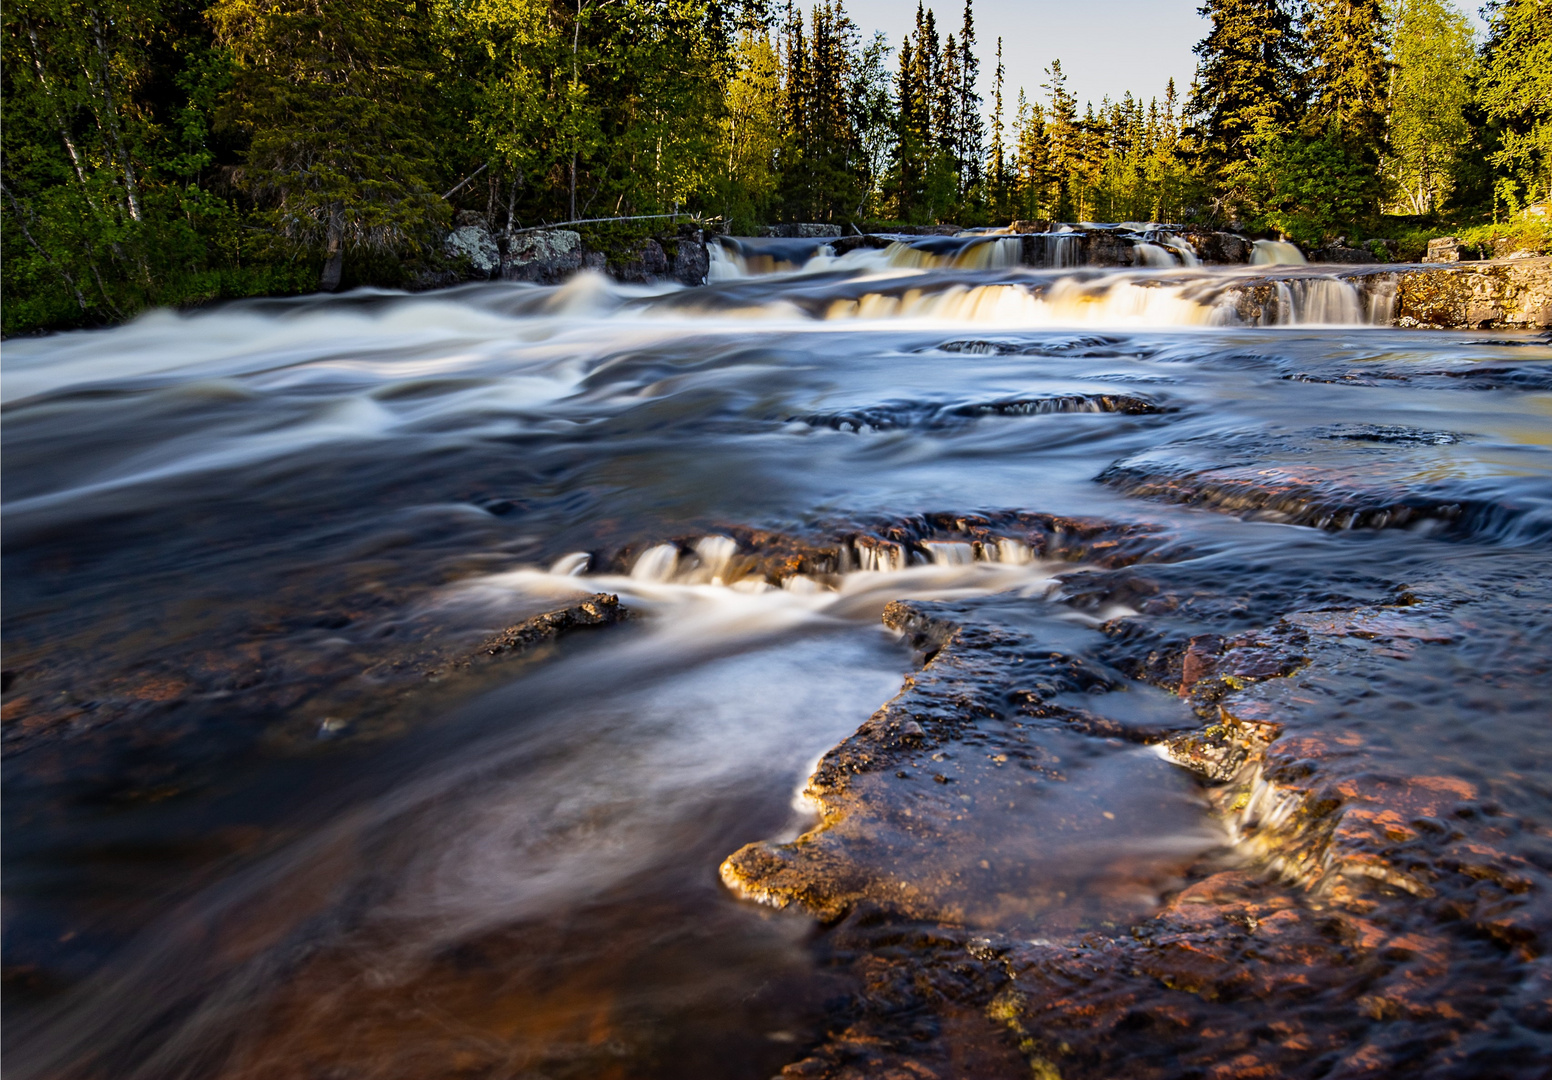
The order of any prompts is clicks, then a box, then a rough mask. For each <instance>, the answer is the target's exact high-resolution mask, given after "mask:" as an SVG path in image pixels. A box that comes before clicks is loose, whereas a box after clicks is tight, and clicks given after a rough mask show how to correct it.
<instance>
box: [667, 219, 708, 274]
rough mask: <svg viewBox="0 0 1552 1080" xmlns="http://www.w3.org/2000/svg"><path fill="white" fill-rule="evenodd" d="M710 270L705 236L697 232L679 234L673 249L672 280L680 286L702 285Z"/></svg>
mask: <svg viewBox="0 0 1552 1080" xmlns="http://www.w3.org/2000/svg"><path fill="white" fill-rule="evenodd" d="M710 269H711V256H710V254H709V253H708V252H707V251H706V238H705V235H704V234H702V233H701V232H699V231H696V232H693V233H690V234H681V235H680V236H679V239H678V242H677V243H676V245H675V248H674V270H673V278H674V280H675V281H677V282H679V284H681V285H704V284H706V274H707V273H708V272H709V271H710Z"/></svg>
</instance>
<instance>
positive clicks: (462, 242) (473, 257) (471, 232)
mask: <svg viewBox="0 0 1552 1080" xmlns="http://www.w3.org/2000/svg"><path fill="white" fill-rule="evenodd" d="M444 247H445V250H446V251H447V254H448V255H449V256H451V257H452V258H455V259H459V258H461V259H466V260H467V261H468V263H469V268H470V269H471V270H472V271H473V272H474V273H475V274H476V275H477V276H479V277H487V278H488V277H490V276H491V275H493V274H494V273H496V271H497V270H499V269H501V249H500V248H499V247H497V246H496V238H495V237H494V236H492V235H491V234H490V229H488V228H486V226H485V223H484V222H483V221H479V222H473V223H469V224H462V223H461V224H460V225H459V226H458V228H456V229H454V230H453V231H452V232H450V233H448V234H447V240H446V243H445V245H444Z"/></svg>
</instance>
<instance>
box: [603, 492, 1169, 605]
mask: <svg viewBox="0 0 1552 1080" xmlns="http://www.w3.org/2000/svg"><path fill="white" fill-rule="evenodd" d="M714 532H715V534H716V535H718V536H721V537H725V538H726V539H727V540H729V541H731V542H732V550H731V551H724V552H720V553H719V556H718V560H717V561H716V564H715V565H714V566H713V565H709V564H708V558H709V555H708V553H707V552H706V550H705V549H704V548H703V547H702V546H701V545H702V542H703V541H704V539H705V537H703V536H689V537H680V538H677V539H675V540H673V541H671V542H670V543H671V546H672V547H673V548H675V549H676V552H675V567H676V573H677V575H678V576H679V577H680V578H681V579H682V580H683V579H690V580H707V581H709V580H712V579H713V578H715V579H718V580H721V581H722V582H724V583H728V584H731V583H734V582H746V583H749V584H751V585H752V584H754V583H756V582H758V583H760V584H761V585H762V586H769V587H771V588H781V587H784V586H786V585H789V584H791V583H792V581H793V579H795V578H806V579H809V580H810V581H811V582H812V583H813V584H815V585H817V586H820V587H825V586H828V585H829V584H833V583H834V580H835V578H836V577H837V576H838V575H840V574H845V573H850V572H853V571H856V570H900V569H904V568H906V567H908V566H920V565H926V564H930V563H932V562H934V561H935V560H936V559H937V558H938V552H940V551H941V550H942V549H943V548H944V547H949V548H952V549H955V550H957V551H960V552H962V553H963V554H964V555H965V556H966V557H968V558H969V559H970V560H972V561H976V562H1023V561H1028V560H1031V559H1037V558H1043V559H1061V560H1067V561H1078V560H1082V561H1085V562H1088V563H1091V564H1093V565H1098V566H1125V565H1128V564H1130V563H1132V562H1136V561H1138V560H1141V559H1146V558H1150V557H1152V556H1153V555H1154V554H1155V553H1156V552H1157V551H1158V550H1159V548H1160V547H1161V546H1162V545H1163V543H1164V542H1165V538H1164V536H1163V535H1162V532H1161V530H1159V529H1158V528H1157V527H1156V526H1152V525H1146V524H1116V523H1113V522H1106V521H1099V520H1095V519H1090V518H1072V517H1064V516H1061V515H1055V514H1031V513H1024V512H1019V511H1002V512H995V511H993V512H988V513H985V514H952V513H935V514H922V515H920V516H917V517H913V518H883V519H859V520H851V521H837V522H831V523H828V524H822V525H816V526H815V528H814V529H813V530H812V531H810V532H807V533H803V534H793V533H785V532H774V531H770V530H765V529H751V528H749V527H747V526H742V525H724V526H721V527H719V528H717V529H715V530H714ZM659 546H661V544H660V542H653V543H644V544H628V545H626V546H625V547H623V548H621V549H619V550H618V551H616V552H614V553H613V554H607V553H606V554H604V555H603V556H602V557H600V558H598V559H596V560H595V565H597V566H600V567H607V568H608V569H609V570H610V571H611V572H614V573H630V572H631V570H632V568H633V567H634V566H635V565H636V562H637V560H638V559H639V558H640V557H641V554H642V553H643V552H644V551H645V550H647V549H648V548H652V547H659ZM935 549H937V550H935Z"/></svg>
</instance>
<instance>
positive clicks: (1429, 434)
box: [1320, 424, 1463, 446]
mask: <svg viewBox="0 0 1552 1080" xmlns="http://www.w3.org/2000/svg"><path fill="white" fill-rule="evenodd" d="M1320 438H1322V439H1346V440H1350V441H1352V442H1362V443H1382V444H1386V445H1391V446H1454V445H1455V444H1456V443H1458V442H1460V441H1461V439H1462V438H1463V436H1461V435H1459V434H1457V433H1456V432H1453V431H1425V430H1423V429H1420V428H1410V427H1402V426H1400V425H1397V424H1337V425H1334V426H1332V427H1329V428H1327V429H1325V431H1323V432H1321V434H1320Z"/></svg>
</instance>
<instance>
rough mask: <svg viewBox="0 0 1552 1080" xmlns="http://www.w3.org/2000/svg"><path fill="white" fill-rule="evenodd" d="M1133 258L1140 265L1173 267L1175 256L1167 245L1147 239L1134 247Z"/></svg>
mask: <svg viewBox="0 0 1552 1080" xmlns="http://www.w3.org/2000/svg"><path fill="white" fill-rule="evenodd" d="M1132 260H1133V262H1135V263H1136V265H1138V266H1151V267H1172V266H1174V265H1175V256H1174V255H1173V254H1171V253H1170V250H1169V249H1168V248H1166V247H1162V246H1160V245H1158V244H1150V243H1148V242H1147V241H1146V240H1144V241H1141V242H1140V243H1138V244H1135V245H1134V246H1133V247H1132Z"/></svg>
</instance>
